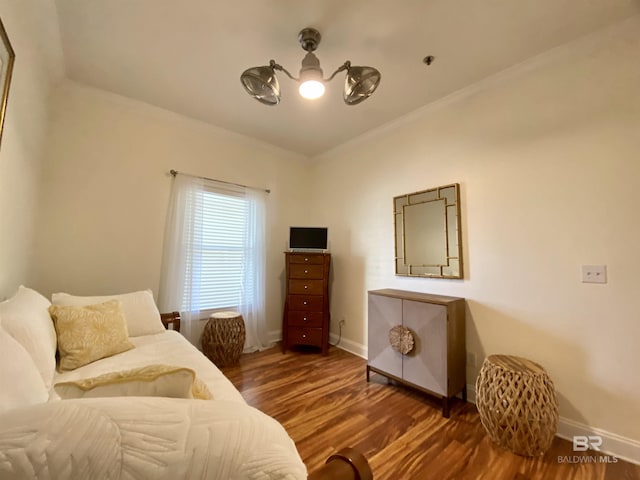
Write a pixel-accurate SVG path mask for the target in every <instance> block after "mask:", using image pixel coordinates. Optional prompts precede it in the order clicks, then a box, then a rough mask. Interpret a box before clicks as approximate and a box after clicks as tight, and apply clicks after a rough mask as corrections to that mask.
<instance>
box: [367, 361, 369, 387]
mask: <svg viewBox="0 0 640 480" xmlns="http://www.w3.org/2000/svg"><path fill="white" fill-rule="evenodd" d="M367 383H369V365H367Z"/></svg>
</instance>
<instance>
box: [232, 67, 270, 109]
mask: <svg viewBox="0 0 640 480" xmlns="http://www.w3.org/2000/svg"><path fill="white" fill-rule="evenodd" d="M240 81H241V82H242V86H243V87H244V89H245V90H246V91H247V93H248V94H249V95H251V96H252V97H253V98H255V99H256V100H258V101H259V102H260V103H264V104H265V105H277V104H278V103H280V84H279V83H278V78H277V77H276V74H275V71H274V70H273V68H272V67H270V66H267V65H265V66H262V67H253V68H248V69H247V70H245V71H244V72H242V75H240Z"/></svg>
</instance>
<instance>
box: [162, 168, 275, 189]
mask: <svg viewBox="0 0 640 480" xmlns="http://www.w3.org/2000/svg"><path fill="white" fill-rule="evenodd" d="M169 173H170V174H171V176H172V177H175V176H176V175H178V174H180V175H186V176H187V177H193V178H201V179H202V180H211V181H212V182H220V183H226V184H227V185H235V186H236V187H244V188H250V189H252V190H262V191H264V192H267V193H271V190H269V189H268V188H258V187H250V186H249V185H242V184H241V183H234V182H225V181H224V180H217V179H215V178H209V177H201V176H199V175H191V174H190V173H184V172H179V171H177V170H169Z"/></svg>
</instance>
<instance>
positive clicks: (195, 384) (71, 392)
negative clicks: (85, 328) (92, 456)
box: [54, 365, 212, 400]
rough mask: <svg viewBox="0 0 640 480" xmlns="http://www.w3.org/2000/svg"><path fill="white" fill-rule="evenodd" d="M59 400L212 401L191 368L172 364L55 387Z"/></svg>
mask: <svg viewBox="0 0 640 480" xmlns="http://www.w3.org/2000/svg"><path fill="white" fill-rule="evenodd" d="M54 388H55V390H56V393H57V394H58V395H60V397H61V398H63V399H64V398H82V397H122V396H142V397H173V398H199V399H203V400H209V399H211V398H212V397H211V393H210V392H209V389H208V388H207V386H206V385H205V384H204V382H202V381H201V380H200V379H198V378H196V373H195V372H194V371H193V370H191V369H190V368H185V367H174V366H171V365H148V366H146V367H140V368H134V369H131V370H124V371H121V372H112V373H105V374H104V375H100V376H98V377H93V378H87V379H82V380H78V381H75V382H61V383H56V384H55V385H54Z"/></svg>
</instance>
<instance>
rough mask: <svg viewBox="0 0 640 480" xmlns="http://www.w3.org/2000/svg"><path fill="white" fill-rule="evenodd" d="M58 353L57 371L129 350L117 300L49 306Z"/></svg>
mask: <svg viewBox="0 0 640 480" xmlns="http://www.w3.org/2000/svg"><path fill="white" fill-rule="evenodd" d="M49 314H50V315H51V318H53V322H54V324H55V327H56V334H57V336H58V350H59V352H60V364H59V366H58V369H59V370H73V369H75V368H78V367H81V366H83V365H86V364H87V363H91V362H94V361H95V360H99V359H101V358H105V357H110V356H111V355H115V354H116V353H120V352H124V351H127V350H130V349H132V348H133V347H134V346H133V344H132V343H131V342H130V341H129V334H128V332H127V323H126V321H125V318H124V315H123V313H122V308H121V307H120V301H119V300H110V301H108V302H104V303H100V304H98V305H88V306H86V307H63V306H61V305H52V306H51V307H49Z"/></svg>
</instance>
